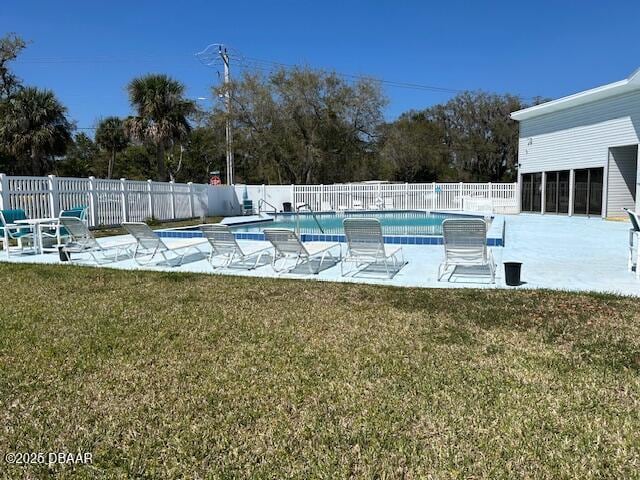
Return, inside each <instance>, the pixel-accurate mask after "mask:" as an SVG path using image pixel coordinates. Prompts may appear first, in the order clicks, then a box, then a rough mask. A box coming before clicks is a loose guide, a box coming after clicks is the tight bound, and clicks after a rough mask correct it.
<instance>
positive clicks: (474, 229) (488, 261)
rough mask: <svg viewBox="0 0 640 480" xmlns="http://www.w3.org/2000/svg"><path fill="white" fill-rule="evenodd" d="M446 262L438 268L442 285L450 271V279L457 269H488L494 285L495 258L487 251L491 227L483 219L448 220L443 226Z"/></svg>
mask: <svg viewBox="0 0 640 480" xmlns="http://www.w3.org/2000/svg"><path fill="white" fill-rule="evenodd" d="M442 233H443V238H444V262H442V264H440V267H439V268H438V281H440V280H442V277H443V276H444V275H445V274H446V273H447V272H449V271H450V275H449V279H448V280H450V279H451V277H452V276H453V275H454V274H455V272H456V268H457V267H479V268H481V269H486V270H487V273H488V274H489V276H490V277H491V283H495V280H496V265H495V262H494V260H493V254H492V253H491V250H490V249H489V248H488V247H487V223H486V222H485V221H484V220H482V219H479V218H477V219H476V218H473V219H472V218H465V219H455V218H448V219H446V220H444V221H443V222H442Z"/></svg>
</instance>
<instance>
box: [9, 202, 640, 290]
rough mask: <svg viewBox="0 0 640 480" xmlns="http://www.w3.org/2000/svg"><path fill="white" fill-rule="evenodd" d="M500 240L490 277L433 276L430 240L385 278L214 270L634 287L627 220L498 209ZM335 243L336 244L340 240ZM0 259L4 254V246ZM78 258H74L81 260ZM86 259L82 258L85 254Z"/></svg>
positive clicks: (407, 249)
mask: <svg viewBox="0 0 640 480" xmlns="http://www.w3.org/2000/svg"><path fill="white" fill-rule="evenodd" d="M505 221H506V237H505V243H506V246H505V247H503V248H501V247H496V248H493V249H492V250H493V253H494V257H495V260H496V262H497V264H498V274H497V278H496V284H495V285H491V284H489V283H488V279H487V278H486V277H480V276H462V275H456V276H454V277H453V278H452V279H451V281H446V279H445V281H440V282H439V281H438V280H437V273H438V265H439V264H440V262H441V261H442V259H443V247H442V246H431V245H406V246H403V251H404V254H405V258H406V259H407V260H408V262H409V263H408V264H407V265H406V266H405V267H404V268H402V269H401V270H400V272H398V274H397V275H395V277H394V278H392V279H386V278H384V277H383V275H381V274H380V272H363V273H362V274H360V275H358V276H356V277H354V276H346V277H342V276H341V275H340V266H339V265H336V266H332V267H330V268H328V269H326V270H324V271H322V272H320V273H319V274H318V275H311V274H308V273H300V274H285V275H278V274H277V273H275V272H274V271H273V270H272V268H271V267H270V266H269V265H266V266H262V267H260V268H257V269H255V270H252V271H244V270H238V269H226V270H219V271H218V273H222V274H231V275H243V276H258V277H286V278H304V279H316V280H324V281H340V282H358V283H376V284H382V285H396V286H408V287H430V288H464V287H467V288H469V287H473V288H521V289H522V288H549V289H559V290H571V291H595V292H611V293H619V294H625V295H634V296H639V295H640V281H638V280H636V279H635V276H634V274H633V273H631V272H628V271H627V246H628V229H629V224H628V223H627V222H612V221H605V220H602V219H599V218H583V217H571V218H570V217H564V216H550V215H546V216H541V215H526V214H521V215H515V216H505ZM124 238H126V237H111V238H105V239H100V241H101V242H102V243H103V244H109V243H115V242H117V243H120V242H122V241H123V240H124ZM165 240H166V242H167V244H168V245H170V246H177V245H187V244H192V243H193V240H183V239H165ZM240 244H241V245H243V246H246V247H249V248H256V247H258V246H265V244H264V243H262V242H252V241H241V242H240ZM344 246H345V245H344V244H343V248H344ZM0 260H2V261H6V257H5V254H4V252H3V253H0ZM82 260H83V259H81V261H82ZM511 260H513V261H519V262H523V267H522V280H523V282H524V283H523V285H521V286H520V287H506V286H505V284H504V269H503V266H502V262H504V261H511ZM11 261H15V262H21V263H22V262H32V263H59V261H58V256H57V254H45V255H38V256H34V255H22V256H12V257H11ZM87 264H88V262H87ZM107 266H108V267H111V268H121V269H127V270H129V269H141V268H142V267H138V266H137V265H136V264H135V262H133V260H124V261H121V262H118V263H112V264H109V265H107ZM144 269H147V270H164V271H175V272H198V273H213V269H212V267H211V266H210V265H209V263H208V262H207V261H206V260H205V259H203V258H202V256H192V257H190V258H188V259H187V263H185V264H183V265H182V266H179V267H163V266H151V267H144Z"/></svg>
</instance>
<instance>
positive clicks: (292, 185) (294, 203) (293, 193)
mask: <svg viewBox="0 0 640 480" xmlns="http://www.w3.org/2000/svg"><path fill="white" fill-rule="evenodd" d="M296 203H297V202H296V186H295V185H294V184H293V183H292V184H291V205H292V206H293V211H294V212H295V209H296Z"/></svg>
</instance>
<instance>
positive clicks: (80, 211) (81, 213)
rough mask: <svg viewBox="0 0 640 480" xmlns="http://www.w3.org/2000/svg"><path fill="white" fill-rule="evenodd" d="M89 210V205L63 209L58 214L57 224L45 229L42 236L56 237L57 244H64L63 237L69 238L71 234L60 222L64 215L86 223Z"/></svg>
mask: <svg viewBox="0 0 640 480" xmlns="http://www.w3.org/2000/svg"><path fill="white" fill-rule="evenodd" d="M88 211H89V207H85V206H77V207H72V208H69V209H67V210H62V211H61V212H60V215H58V223H57V225H56V224H54V225H52V228H49V229H47V230H43V232H42V236H43V237H49V238H55V239H56V241H57V244H58V245H62V243H63V242H62V239H63V238H69V237H70V234H69V231H68V230H67V229H66V228H65V227H64V226H63V225H62V223H61V222H60V219H61V218H62V217H74V218H77V219H80V220H82V221H83V222H84V223H85V224H86V223H87V213H88Z"/></svg>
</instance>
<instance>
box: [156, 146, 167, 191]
mask: <svg viewBox="0 0 640 480" xmlns="http://www.w3.org/2000/svg"><path fill="white" fill-rule="evenodd" d="M156 170H157V171H156V174H157V176H156V180H158V181H159V182H166V181H167V166H166V165H165V162H164V145H162V144H160V145H158V146H157V147H156Z"/></svg>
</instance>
